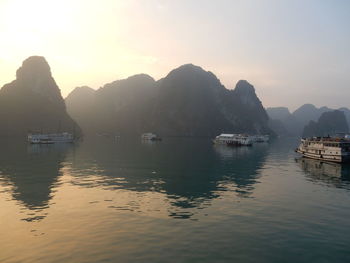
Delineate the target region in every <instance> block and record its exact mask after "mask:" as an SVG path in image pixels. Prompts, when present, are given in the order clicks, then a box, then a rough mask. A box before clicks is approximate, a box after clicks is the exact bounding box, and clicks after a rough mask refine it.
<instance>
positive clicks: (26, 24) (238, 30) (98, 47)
mask: <svg viewBox="0 0 350 263" xmlns="http://www.w3.org/2000/svg"><path fill="white" fill-rule="evenodd" d="M0 36H1V40H0V76H1V78H0V86H2V85H3V84H5V83H7V82H10V81H12V80H13V79H14V78H15V71H16V69H17V68H18V67H19V66H20V65H21V63H22V61H23V60H24V59H25V58H27V57H28V56H31V55H41V56H45V57H46V59H47V60H48V62H49V64H50V66H51V70H52V73H53V76H54V78H55V80H56V82H57V84H58V85H59V87H60V88H61V91H62V94H63V96H66V95H67V94H68V93H69V92H70V91H71V90H72V89H73V88H74V87H76V86H81V85H88V86H90V87H92V88H94V89H97V88H99V87H100V86H102V85H104V84H105V83H108V82H111V81H114V80H116V79H120V78H125V77H128V76H130V75H133V74H136V73H147V74H149V75H151V76H153V77H154V78H155V79H159V78H161V77H164V76H165V75H166V74H167V73H168V72H169V71H170V70H171V69H173V68H175V67H178V66H180V65H182V64H185V63H193V64H196V65H199V66H201V67H203V68H204V69H206V70H209V71H212V72H213V73H214V74H216V75H217V76H218V78H219V79H220V80H221V81H222V83H223V84H224V85H225V86H226V87H227V88H233V87H234V85H235V84H236V82H237V81H238V80H239V79H247V80H248V81H249V82H250V83H252V84H253V85H254V86H255V88H256V91H257V94H258V96H259V97H260V99H261V100H262V102H263V104H264V106H282V105H283V106H288V107H291V108H292V109H295V108H296V107H298V106H300V105H301V104H304V103H307V102H311V103H314V104H315V105H316V106H322V105H328V106H331V107H337V106H346V107H350V1H348V0H343V1H342V0H338V1H336V0H317V1H312V0H309V1H306V0H300V1H299V0H290V1H286V0H285V1H284V0H270V1H267V0H266V1H264V0H255V1H253V0H242V1H236V0H227V1H225V0H215V1H214V0H212V1H205V0H197V1H195V0H168V1H166V0H164V1H161V0H138V1H136V0H134V1H133V0H130V1H127V0H120V1H118V0H90V1H89V0H30V1H29V0H0Z"/></svg>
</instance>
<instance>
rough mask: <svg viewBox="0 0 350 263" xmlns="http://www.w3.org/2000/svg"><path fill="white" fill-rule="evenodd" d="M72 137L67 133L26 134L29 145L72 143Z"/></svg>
mask: <svg viewBox="0 0 350 263" xmlns="http://www.w3.org/2000/svg"><path fill="white" fill-rule="evenodd" d="M73 141H74V136H73V134H71V133H68V132H62V133H48V134H28V142H29V143H31V144H53V143H72V142H73Z"/></svg>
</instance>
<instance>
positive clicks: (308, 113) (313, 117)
mask: <svg viewBox="0 0 350 263" xmlns="http://www.w3.org/2000/svg"><path fill="white" fill-rule="evenodd" d="M331 110H332V109H330V108H328V107H321V108H317V107H315V106H314V105H312V104H304V105H302V106H300V107H299V108H298V109H296V110H295V111H294V112H293V113H290V112H289V110H288V109H287V108H285V107H276V108H268V109H267V113H268V114H269V117H270V118H271V119H272V120H279V121H281V122H282V124H283V126H284V127H285V130H286V131H287V132H288V135H293V136H300V135H302V132H303V129H304V127H305V125H307V124H308V123H309V122H310V121H314V122H316V121H317V120H318V119H319V117H320V116H321V115H322V113H324V112H328V111H331Z"/></svg>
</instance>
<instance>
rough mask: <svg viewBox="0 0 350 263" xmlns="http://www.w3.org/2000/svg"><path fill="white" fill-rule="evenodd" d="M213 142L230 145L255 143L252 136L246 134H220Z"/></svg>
mask: <svg viewBox="0 0 350 263" xmlns="http://www.w3.org/2000/svg"><path fill="white" fill-rule="evenodd" d="M213 142H214V143H215V144H224V145H228V146H251V145H252V144H253V140H252V138H251V136H249V135H244V134H220V135H218V136H216V137H215V139H214V140H213Z"/></svg>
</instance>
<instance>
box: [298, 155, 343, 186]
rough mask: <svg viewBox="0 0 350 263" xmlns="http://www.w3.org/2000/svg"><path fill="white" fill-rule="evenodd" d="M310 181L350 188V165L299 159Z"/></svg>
mask: <svg viewBox="0 0 350 263" xmlns="http://www.w3.org/2000/svg"><path fill="white" fill-rule="evenodd" d="M295 160H296V162H297V163H298V164H299V165H300V167H301V168H302V169H303V170H304V171H305V173H306V176H307V177H308V179H309V180H311V181H314V182H323V183H326V184H328V185H332V186H335V187H340V188H347V189H348V188H350V165H349V164H340V163H331V162H324V161H320V160H314V159H309V158H303V157H301V158H297V159H295Z"/></svg>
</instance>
